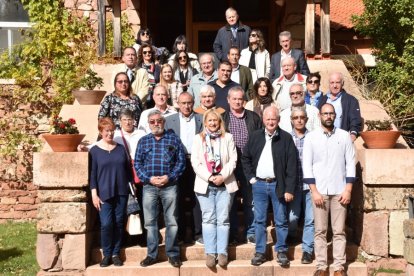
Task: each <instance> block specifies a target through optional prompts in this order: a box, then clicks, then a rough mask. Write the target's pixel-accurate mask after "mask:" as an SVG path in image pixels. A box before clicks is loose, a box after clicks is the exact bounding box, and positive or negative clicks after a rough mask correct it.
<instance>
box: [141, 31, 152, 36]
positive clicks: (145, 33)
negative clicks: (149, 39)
mask: <svg viewBox="0 0 414 276" xmlns="http://www.w3.org/2000/svg"><path fill="white" fill-rule="evenodd" d="M141 35H147V36H150V35H151V34H150V33H149V32H142V33H141Z"/></svg>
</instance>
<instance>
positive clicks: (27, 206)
mask: <svg viewBox="0 0 414 276" xmlns="http://www.w3.org/2000/svg"><path fill="white" fill-rule="evenodd" d="M13 209H14V210H16V211H32V210H37V206H36V205H33V204H16V205H13Z"/></svg>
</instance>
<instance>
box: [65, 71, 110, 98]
mask: <svg viewBox="0 0 414 276" xmlns="http://www.w3.org/2000/svg"><path fill="white" fill-rule="evenodd" d="M79 85H80V86H81V87H82V88H84V89H82V90H73V91H72V94H73V96H74V97H75V98H76V100H77V101H78V103H79V104H100V103H101V101H102V99H103V97H104V96H105V94H106V91H104V90H95V88H96V87H97V88H98V89H99V88H100V87H101V86H102V85H103V79H102V78H101V77H99V76H98V74H97V73H96V72H95V71H93V70H92V69H91V68H88V70H86V73H85V75H84V76H83V77H82V79H81V80H80V81H79Z"/></svg>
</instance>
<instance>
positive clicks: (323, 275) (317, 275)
mask: <svg viewBox="0 0 414 276" xmlns="http://www.w3.org/2000/svg"><path fill="white" fill-rule="evenodd" d="M313 276H329V273H328V270H322V269H318V270H316V271H315V272H314V273H313Z"/></svg>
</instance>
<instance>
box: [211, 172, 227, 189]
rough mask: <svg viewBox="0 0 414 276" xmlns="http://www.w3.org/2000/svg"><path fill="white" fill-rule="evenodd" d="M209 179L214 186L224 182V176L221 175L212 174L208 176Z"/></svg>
mask: <svg viewBox="0 0 414 276" xmlns="http://www.w3.org/2000/svg"><path fill="white" fill-rule="evenodd" d="M210 181H211V182H213V183H214V184H215V185H216V186H220V185H221V184H223V182H224V178H223V176H222V175H220V174H218V175H213V176H211V177H210Z"/></svg>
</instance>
